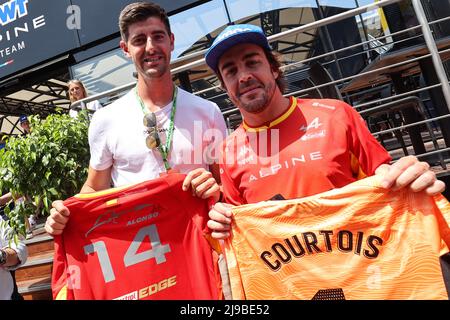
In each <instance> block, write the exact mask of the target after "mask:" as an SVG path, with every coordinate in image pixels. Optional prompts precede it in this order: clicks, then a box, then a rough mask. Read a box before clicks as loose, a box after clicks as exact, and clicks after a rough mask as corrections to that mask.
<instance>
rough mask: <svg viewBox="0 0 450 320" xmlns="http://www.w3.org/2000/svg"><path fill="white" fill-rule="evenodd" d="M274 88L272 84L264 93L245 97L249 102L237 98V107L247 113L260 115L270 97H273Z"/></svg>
mask: <svg viewBox="0 0 450 320" xmlns="http://www.w3.org/2000/svg"><path fill="white" fill-rule="evenodd" d="M274 92H275V87H274V84H273V83H270V84H268V85H267V86H266V87H265V88H264V92H263V93H261V94H256V95H255V97H253V98H252V97H251V96H250V97H247V98H248V99H249V101H243V100H242V99H241V98H240V97H237V103H236V104H237V105H238V106H239V107H240V108H242V109H243V110H245V111H246V112H248V113H253V114H257V113H261V112H262V111H264V110H265V109H266V108H267V106H268V105H269V102H270V100H271V99H272V96H273V95H274Z"/></svg>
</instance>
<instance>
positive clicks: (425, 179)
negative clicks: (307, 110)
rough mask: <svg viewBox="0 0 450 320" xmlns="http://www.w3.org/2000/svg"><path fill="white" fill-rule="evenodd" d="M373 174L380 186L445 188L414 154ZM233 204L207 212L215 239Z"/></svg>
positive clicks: (226, 227) (227, 228) (224, 232)
mask: <svg viewBox="0 0 450 320" xmlns="http://www.w3.org/2000/svg"><path fill="white" fill-rule="evenodd" d="M375 174H377V175H381V176H383V181H382V187H384V188H386V189H389V188H392V189H393V190H399V189H402V188H405V187H408V188H410V189H411V191H413V192H421V191H424V192H426V194H427V195H430V196H434V195H437V194H439V193H441V192H443V191H444V190H445V183H444V182H443V181H440V180H437V179H436V174H435V173H434V172H433V171H431V170H430V166H429V164H428V163H426V162H424V161H419V160H418V159H417V158H416V157H414V156H406V157H403V158H400V159H399V160H398V161H397V162H395V163H394V164H392V165H388V164H382V165H381V166H379V167H378V168H377V169H376V170H375ZM232 207H233V206H232V205H229V204H226V203H220V202H219V203H216V204H215V205H214V207H213V208H212V209H211V210H210V212H209V218H210V219H211V220H209V221H208V227H209V228H210V229H211V230H212V233H211V236H212V237H213V238H216V239H226V238H228V237H229V236H230V232H231V220H232V218H233V217H232V213H231V208H232Z"/></svg>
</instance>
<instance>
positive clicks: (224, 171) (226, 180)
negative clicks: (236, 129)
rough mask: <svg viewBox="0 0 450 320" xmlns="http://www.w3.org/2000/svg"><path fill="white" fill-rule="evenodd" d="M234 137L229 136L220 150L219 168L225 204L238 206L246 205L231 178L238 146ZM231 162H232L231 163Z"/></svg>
mask: <svg viewBox="0 0 450 320" xmlns="http://www.w3.org/2000/svg"><path fill="white" fill-rule="evenodd" d="M233 141H234V135H231V136H229V137H228V138H227V139H226V140H225V141H224V142H223V143H222V146H221V148H220V150H221V152H220V155H219V167H220V181H221V183H222V190H223V202H226V203H230V204H232V205H235V206H238V205H241V204H245V201H244V199H243V198H242V196H241V193H240V192H239V190H238V188H237V187H236V184H235V182H234V180H233V179H232V177H231V176H230V169H231V168H232V167H233V166H234V165H236V162H235V161H234V160H235V159H236V146H235V144H234V143H232V142H233ZM230 160H231V161H230Z"/></svg>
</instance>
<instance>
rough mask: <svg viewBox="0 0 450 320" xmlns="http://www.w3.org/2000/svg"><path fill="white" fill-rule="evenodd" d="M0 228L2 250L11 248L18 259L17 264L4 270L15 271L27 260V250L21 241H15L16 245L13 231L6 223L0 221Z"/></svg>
mask: <svg viewBox="0 0 450 320" xmlns="http://www.w3.org/2000/svg"><path fill="white" fill-rule="evenodd" d="M0 221H1V222H0V228H1V243H2V249H4V248H11V249H13V250H14V251H15V252H16V253H17V257H18V258H19V261H20V262H19V264H17V265H15V266H12V267H6V268H5V269H6V270H9V271H12V270H16V269H17V268H19V267H20V266H22V265H24V264H25V262H26V261H27V258H28V249H27V246H26V245H25V243H23V241H22V240H21V239H17V243H16V241H15V239H14V237H13V229H11V227H10V226H9V225H8V222H7V221H4V220H0Z"/></svg>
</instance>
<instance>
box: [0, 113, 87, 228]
mask: <svg viewBox="0 0 450 320" xmlns="http://www.w3.org/2000/svg"><path fill="white" fill-rule="evenodd" d="M29 120H30V124H31V133H30V134H28V135H26V136H16V137H11V138H9V139H7V141H6V145H5V148H3V149H1V150H0V190H1V191H2V192H3V193H5V192H8V191H10V192H11V193H12V197H13V200H12V201H15V207H14V209H13V210H9V208H8V206H7V207H6V208H5V214H6V215H7V216H8V217H9V224H10V225H11V227H13V228H14V229H15V230H16V231H17V232H19V233H20V234H23V235H24V234H25V224H24V221H25V218H27V217H29V216H30V215H31V214H37V215H39V214H40V215H43V216H46V215H48V214H49V212H50V208H51V203H52V201H54V200H57V199H66V198H68V197H70V196H72V195H74V194H76V193H78V192H79V190H80V189H81V187H82V185H83V183H84V181H85V180H86V177H87V168H88V164H89V143H88V126H89V117H88V114H87V111H82V112H80V113H79V114H78V116H77V117H76V118H72V117H70V116H69V115H68V114H63V113H62V112H58V113H56V114H51V115H49V116H47V117H46V118H45V119H41V118H40V117H39V116H31V117H29Z"/></svg>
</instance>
